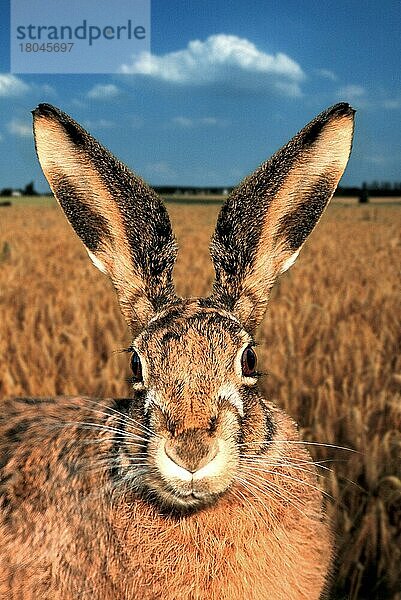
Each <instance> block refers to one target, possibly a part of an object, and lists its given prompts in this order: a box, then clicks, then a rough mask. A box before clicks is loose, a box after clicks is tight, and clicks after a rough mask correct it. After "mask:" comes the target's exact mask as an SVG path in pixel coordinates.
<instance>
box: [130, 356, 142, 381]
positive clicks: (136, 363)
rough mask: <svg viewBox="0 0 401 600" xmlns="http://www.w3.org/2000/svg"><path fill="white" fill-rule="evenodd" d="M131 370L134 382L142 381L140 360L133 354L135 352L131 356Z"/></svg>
mask: <svg viewBox="0 0 401 600" xmlns="http://www.w3.org/2000/svg"><path fill="white" fill-rule="evenodd" d="M131 369H132V374H133V376H134V381H135V382H138V381H142V365H141V359H140V358H139V355H138V353H137V352H135V350H134V352H133V354H132V356H131Z"/></svg>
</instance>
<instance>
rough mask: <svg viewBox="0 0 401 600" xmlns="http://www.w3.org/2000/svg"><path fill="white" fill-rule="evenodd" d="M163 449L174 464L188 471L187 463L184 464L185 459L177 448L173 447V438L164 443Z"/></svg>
mask: <svg viewBox="0 0 401 600" xmlns="http://www.w3.org/2000/svg"><path fill="white" fill-rule="evenodd" d="M164 451H165V453H166V454H167V456H168V457H169V459H170V460H172V461H173V462H175V464H176V465H178V466H179V467H182V468H183V469H186V470H187V471H190V469H188V468H187V465H186V464H185V460H184V459H183V457H182V456H180V454H181V453H180V452H178V450H177V448H176V447H175V445H174V442H173V440H167V441H166V443H165V445H164Z"/></svg>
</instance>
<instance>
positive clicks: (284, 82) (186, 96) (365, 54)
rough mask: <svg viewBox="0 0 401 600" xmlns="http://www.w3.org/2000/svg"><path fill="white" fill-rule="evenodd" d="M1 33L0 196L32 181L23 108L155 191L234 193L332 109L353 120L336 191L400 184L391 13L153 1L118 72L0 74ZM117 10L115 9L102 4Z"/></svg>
mask: <svg viewBox="0 0 401 600" xmlns="http://www.w3.org/2000/svg"><path fill="white" fill-rule="evenodd" d="M6 4H7V3H6V2H4V0H2V3H1V6H2V15H1V34H0V48H1V56H0V156H1V161H0V188H3V187H19V186H23V185H24V184H25V183H27V182H28V181H30V180H34V181H35V184H36V187H37V188H38V189H39V190H47V187H46V183H45V180H44V178H43V176H42V175H41V171H40V168H39V167H38V164H37V160H36V157H35V153H34V146H33V140H32V135H31V124H30V111H31V110H32V109H33V108H34V107H35V105H36V104H37V103H38V102H50V103H52V104H55V105H56V106H58V107H60V108H61V109H62V110H65V111H66V112H68V113H69V114H71V115H72V116H73V117H74V118H75V119H76V120H78V121H79V122H80V123H81V124H83V125H84V126H86V128H87V129H89V131H90V132H91V133H92V134H93V135H94V136H95V137H97V138H98V139H99V140H100V141H101V142H102V143H104V144H105V145H106V146H107V147H109V148H110V149H111V150H112V151H113V153H114V154H116V155H117V156H118V157H119V158H121V159H122V160H123V161H124V162H126V163H127V164H128V165H129V166H130V167H131V168H132V169H134V170H135V171H136V172H137V173H139V174H140V175H141V176H142V177H144V178H145V179H146V180H147V181H149V182H150V183H151V184H154V185H160V184H171V185H174V184H177V185H178V184H182V185H185V184H186V185H210V186H213V185H216V186H219V185H233V184H236V183H237V182H238V181H239V180H240V179H241V178H242V177H244V176H245V175H247V174H248V173H249V172H250V171H251V170H253V169H254V168H255V167H256V166H257V165H258V164H260V163H261V162H262V161H263V160H265V159H266V158H267V157H268V156H270V155H271V154H272V153H273V152H274V151H275V150H277V149H278V148H279V147H280V146H281V145H282V144H283V143H285V142H286V141H288V139H289V138H290V137H292V135H294V134H295V133H296V132H297V131H298V130H299V129H300V128H301V127H302V126H303V125H304V124H305V123H307V122H308V121H309V120H310V119H311V118H313V117H314V116H315V115H316V114H317V113H318V112H320V111H321V110H323V109H325V108H327V107H328V106H330V105H332V104H334V103H335V102H337V101H340V100H342V101H348V102H350V103H351V104H352V105H353V106H354V107H355V108H356V109H357V124H356V134H355V142H354V149H353V153H352V157H351V159H350V163H349V166H348V168H347V171H346V174H345V175H344V177H343V180H342V183H343V184H344V185H360V183H361V182H362V181H364V180H367V181H372V180H379V181H385V180H388V181H401V67H400V62H401V5H400V3H399V2H391V1H381V2H380V3H379V2H376V1H374V2H373V1H370V0H367V1H359V0H353V1H351V2H350V1H349V0H348V1H344V0H339V1H336V2H334V1H322V2H319V3H318V2H316V1H313V2H312V1H308V0H304V1H302V2H299V1H292V0H289V1H288V0H287V1H285V2H283V1H275V0H271V1H270V0H266V1H262V0H253V1H252V2H247V3H246V2H243V1H240V0H232V1H231V2H229V1H227V0H186V1H185V0H181V1H178V0H168V1H166V0H153V1H152V5H151V6H152V21H151V22H152V28H151V55H148V56H145V57H142V58H136V59H135V60H134V61H133V60H132V59H131V57H130V56H129V55H127V56H126V57H124V60H122V61H121V65H125V67H122V70H124V71H126V72H125V73H123V74H118V75H88V74H85V75H80V74H74V75H10V73H9V52H8V50H7V47H8V18H9V17H8V11H7V9H6V8H5V7H4V5H6ZM114 6H115V7H116V11H117V7H118V0H115V1H114Z"/></svg>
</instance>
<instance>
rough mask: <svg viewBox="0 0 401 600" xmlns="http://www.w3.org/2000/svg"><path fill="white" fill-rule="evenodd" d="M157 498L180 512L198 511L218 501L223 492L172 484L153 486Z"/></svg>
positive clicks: (161, 503) (163, 505)
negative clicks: (175, 486)
mask: <svg viewBox="0 0 401 600" xmlns="http://www.w3.org/2000/svg"><path fill="white" fill-rule="evenodd" d="M153 493H154V496H155V500H156V502H157V503H159V504H160V505H161V506H162V507H164V508H168V509H170V510H171V509H173V510H176V511H177V512H178V513H180V512H184V513H185V512H188V511H191V512H192V511H197V510H201V509H203V508H207V507H208V506H212V505H213V504H215V502H217V500H218V498H219V497H220V496H221V494H222V493H223V492H210V491H200V490H196V489H191V490H180V489H177V488H173V487H172V486H170V485H168V484H167V485H160V484H159V485H156V486H154V487H153Z"/></svg>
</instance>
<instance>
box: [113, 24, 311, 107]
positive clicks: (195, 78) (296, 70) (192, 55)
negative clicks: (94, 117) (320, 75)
mask: <svg viewBox="0 0 401 600" xmlns="http://www.w3.org/2000/svg"><path fill="white" fill-rule="evenodd" d="M120 71H121V72H122V73H127V74H133V75H145V76H148V77H152V78H154V79H158V80H161V81H167V82H170V83H175V84H187V85H207V84H213V83H225V84H228V85H230V84H231V85H233V86H236V87H238V86H240V87H241V86H244V87H249V86H250V85H252V84H253V85H256V86H257V87H259V88H266V86H267V87H272V88H275V89H276V90H278V91H280V92H281V93H284V94H287V95H291V96H293V95H299V94H300V87H299V83H300V82H301V81H302V80H303V79H304V77H305V75H304V73H303V71H302V69H301V67H300V65H299V64H298V63H297V62H295V61H294V60H293V59H292V58H290V57H289V56H287V55H286V54H283V53H281V52H278V53H276V54H267V53H265V52H263V51H261V50H259V49H258V48H257V47H256V46H255V44H253V43H252V42H250V41H249V40H247V39H245V38H240V37H238V36H235V35H226V34H222V33H221V34H217V35H212V36H210V37H208V38H207V39H206V40H205V41H200V40H192V41H191V42H189V44H188V46H187V47H186V48H185V49H183V50H178V51H176V52H169V53H167V54H164V55H162V56H156V55H152V54H150V53H149V52H144V53H142V54H141V55H140V56H139V57H135V58H134V59H133V62H132V63H131V64H124V65H122V66H121V69H120Z"/></svg>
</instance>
